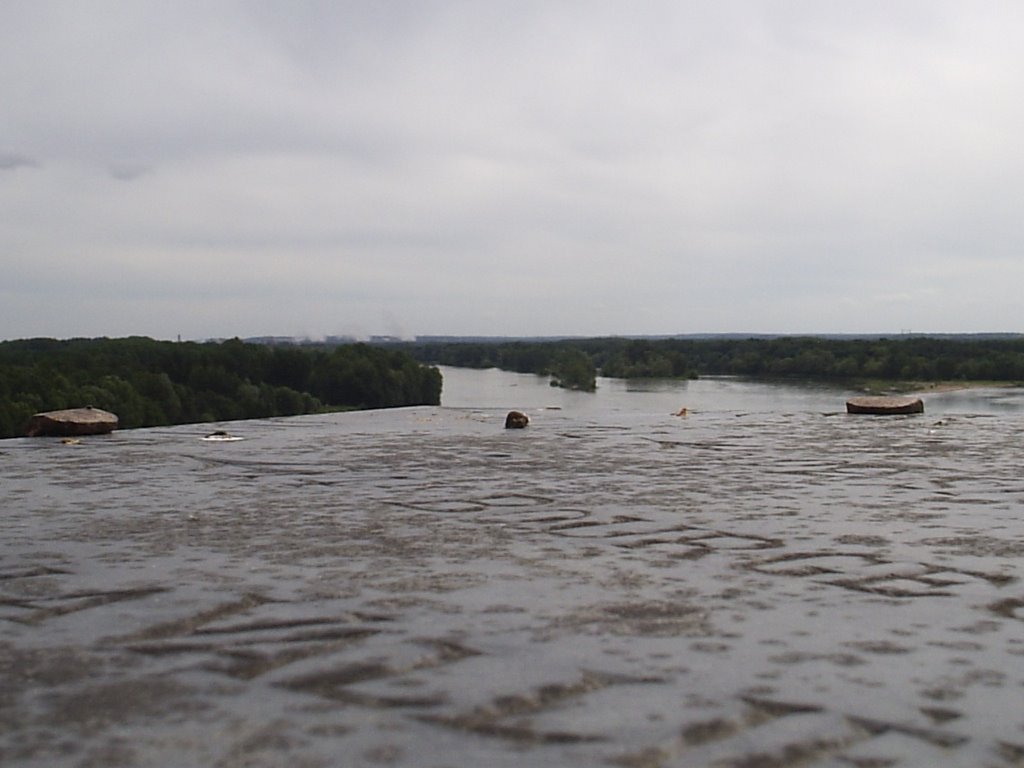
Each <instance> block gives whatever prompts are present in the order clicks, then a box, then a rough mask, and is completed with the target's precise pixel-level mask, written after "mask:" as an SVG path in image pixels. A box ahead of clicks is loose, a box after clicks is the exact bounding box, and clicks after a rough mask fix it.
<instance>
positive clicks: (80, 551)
mask: <svg viewBox="0 0 1024 768" xmlns="http://www.w3.org/2000/svg"><path fill="white" fill-rule="evenodd" d="M528 405H529V404H528ZM510 406H515V407H524V408H525V407H526V406H523V405H522V404H521V403H512V404H510ZM836 410H837V409H836ZM528 412H529V415H530V419H531V424H530V426H529V427H528V428H527V429H525V430H521V431H519V430H513V431H506V430H504V429H503V424H504V416H505V410H499V409H497V408H483V407H469V408H417V409H401V410H394V411H382V412H381V411H378V412H366V413H353V414H338V415H332V416H316V417H301V418H294V419H284V420H276V421H260V422H241V423H235V424H231V425H230V432H231V434H232V435H235V436H238V437H242V438H244V439H243V440H239V441H234V442H204V441H202V440H200V439H199V438H201V437H203V436H204V435H206V434H209V431H210V429H209V427H208V426H207V425H197V426H194V427H176V428H171V429H160V430H138V431H132V432H116V433H114V434H113V435H111V436H108V437H99V438H88V439H85V440H83V441H82V443H81V444H79V445H74V446H70V445H62V444H60V443H59V441H56V440H48V439H37V440H12V441H4V442H3V443H0V462H2V464H0V467H2V469H0V481H2V492H3V498H4V523H5V526H4V528H5V530H4V537H3V539H2V540H0V619H2V621H3V630H4V631H3V635H2V637H0V649H2V653H0V763H3V764H5V765H6V764H11V765H25V766H36V765H38V766H60V765H67V766H78V765H185V764H188V765H221V766H235V765H251V766H264V765H265V766H271V765H285V764H287V765H296V766H335V765H395V766H454V765H459V766H461V765H466V766H469V765H473V766H476V765H488V766H503V765H507V766H513V765H514V766H527V765H528V766H545V765H550V766H570V765H578V766H592V765H612V766H704V765H708V766H711V765H716V766H717V765H723V766H780V765H790V764H803V765H821V766H825V765H829V766H834V765H853V766H868V765H872V766H875V765H878V766H880V765H899V766H905V765H951V764H957V765H996V766H998V765H1017V764H1019V763H1020V761H1021V760H1022V759H1024V709H1022V708H1021V706H1020V704H1021V701H1022V697H1024V687H1022V686H1024V671H1022V670H1024V665H1022V664H1021V657H1022V656H1024V624H1022V622H1024V607H1022V606H1024V584H1022V582H1021V581H1020V565H1021V557H1022V556H1024V520H1022V517H1024V516H1022V515H1021V510H1022V507H1024V478H1022V476H1021V473H1020V469H1019V467H1020V465H1021V458H1022V449H1021V426H1022V418H1021V416H1020V415H1019V414H1018V413H1016V412H1014V413H1010V414H1008V415H1006V416H1001V415H998V414H994V413H985V414H969V413H965V414H946V415H943V416H942V417H941V418H938V417H936V416H934V415H930V414H929V413H926V414H925V415H924V416H911V417H895V418H870V417H868V418H864V417H859V418H858V417H849V416H847V415H845V414H841V413H838V412H823V411H821V410H814V409H811V410H808V411H806V412H798V411H791V412H785V413H781V412H769V411H754V412H749V413H748V412H741V411H730V410H726V409H720V410H715V411H712V410H710V409H709V410H706V411H704V412H701V411H700V409H697V410H696V412H694V413H691V414H690V415H689V416H688V417H687V418H685V419H682V418H676V417H673V416H671V415H669V413H668V411H667V410H666V411H664V412H661V411H659V412H657V413H655V412H651V413H646V414H640V415H636V414H634V415H629V416H626V415H623V414H614V415H612V416H609V417H607V418H602V417H601V415H600V414H599V413H597V412H595V411H593V410H591V411H584V412H581V411H579V410H576V411H574V410H572V409H563V410H549V409H543V408H541V407H531V408H530V409H529V410H528Z"/></svg>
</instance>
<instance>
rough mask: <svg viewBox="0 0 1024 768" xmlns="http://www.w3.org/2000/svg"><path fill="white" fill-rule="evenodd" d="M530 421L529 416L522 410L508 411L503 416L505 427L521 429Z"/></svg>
mask: <svg viewBox="0 0 1024 768" xmlns="http://www.w3.org/2000/svg"><path fill="white" fill-rule="evenodd" d="M529 423H530V417H529V416H527V415H526V414H525V413H523V412H522V411H509V412H508V416H506V417H505V429H523V428H524V427H525V426H526V425H527V424H529Z"/></svg>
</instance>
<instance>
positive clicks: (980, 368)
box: [406, 336, 1024, 389]
mask: <svg viewBox="0 0 1024 768" xmlns="http://www.w3.org/2000/svg"><path fill="white" fill-rule="evenodd" d="M406 348H407V349H409V351H410V352H411V354H412V355H413V356H414V357H416V358H417V359H418V360H421V361H425V362H430V363H435V364H440V365H454V366H462V367H470V368H489V367H495V368H503V369H505V370H511V371H519V372H524V373H527V372H529V373H539V374H549V375H552V376H553V377H554V378H555V379H557V380H560V381H562V383H563V384H565V385H567V386H573V387H576V388H579V389H590V388H593V380H594V376H595V375H596V374H598V373H600V374H601V375H602V376H609V377H615V378H697V377H698V376H710V375H734V376H751V377H759V378H804V379H831V380H847V381H856V380H876V381H877V380H886V381H890V382H900V381H904V382H905V381H917V382H924V381H954V380H974V381H976V380H986V381H1009V382H1024V338H1022V337H1019V336H1013V337H997V338H990V337H982V338H976V337H969V336H967V337H933V336H908V337H898V338H894V339H887V338H871V339H841V338H825V337H816V336H815V337H799V336H780V337H773V338H749V339H737V338H714V337H712V338H699V339H626V338H595V339H571V340H561V341H550V342H532V341H508V342H504V341H502V342H443V343H441V342H439V343H429V344H411V345H407V346H406ZM563 361H568V362H571V366H572V368H571V375H566V374H564V373H563V371H564V370H566V366H565V362H563ZM588 384H589V386H588Z"/></svg>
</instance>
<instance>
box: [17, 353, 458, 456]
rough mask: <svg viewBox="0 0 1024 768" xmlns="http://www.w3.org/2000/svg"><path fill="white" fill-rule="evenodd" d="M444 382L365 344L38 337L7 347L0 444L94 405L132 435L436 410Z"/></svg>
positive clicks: (424, 368)
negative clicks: (256, 421) (47, 416)
mask: <svg viewBox="0 0 1024 768" xmlns="http://www.w3.org/2000/svg"><path fill="white" fill-rule="evenodd" d="M440 400H441V374H440V373H439V372H438V370H437V369H436V368H432V367H427V366H424V365H421V364H420V363H418V362H416V361H415V360H414V359H413V358H412V357H410V356H409V355H408V354H407V353H406V352H404V351H402V350H398V349H383V348H379V347H371V346H368V345H365V344H352V345H344V346H337V347H332V348H329V349H328V348H320V347H313V346H301V347H300V346H295V345H284V346H266V345H260V344H246V343H243V342H241V341H239V340H238V339H233V340H230V341H224V342H219V343H215V342H210V343H194V342H184V343H182V342H169V341H167V342H165V341H155V340H153V339H148V338H141V337H133V338H126V339H72V340H66V341H59V340H55V339H28V340H21V341H8V342H2V343H0V437H14V436H17V435H20V434H22V428H23V427H24V425H25V422H26V421H27V420H28V418H29V417H30V416H31V415H32V414H33V413H37V412H40V411H49V410H58V409H62V408H75V407H81V406H84V405H92V406H94V407H96V408H102V409H104V410H108V411H112V412H114V413H116V414H117V415H118V417H119V418H120V425H121V427H122V428H131V427H144V426H163V425H169V424H187V423H193V422H209V421H229V420H235V419H253V418H265V417H270V416H293V415H297V414H301V413H317V412H321V411H327V410H339V409H344V408H388V407H393V406H401V405H436V404H438V403H440Z"/></svg>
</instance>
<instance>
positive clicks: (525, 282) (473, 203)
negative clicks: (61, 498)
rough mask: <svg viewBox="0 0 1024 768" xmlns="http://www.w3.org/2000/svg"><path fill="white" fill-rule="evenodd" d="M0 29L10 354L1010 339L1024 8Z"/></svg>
mask: <svg viewBox="0 0 1024 768" xmlns="http://www.w3.org/2000/svg"><path fill="white" fill-rule="evenodd" d="M2 17H3V21H2V24H0V337H2V338H23V337H30V336H56V337H70V336H125V335H133V334H141V335H148V336H153V337H156V338H175V337H176V336H178V335H179V334H180V335H181V336H182V337H183V338H191V339H201V338H209V337H227V336H236V335H238V336H243V337H244V336H253V335H264V334H274V335H290V336H310V337H318V336H323V335H330V334H353V335H368V334H396V335H405V336H410V335H415V334H420V335H422V334H480V335H554V334H574V335H603V334H670V333H699V332H748V331H749V332H768V333H776V332H777V333H816V332H822V333H833V332H851V333H852V332H870V333H875V332H880V333H898V332H900V331H902V330H912V331H915V332H947V331H950V332H958V331H959V332H974V331H1024V309H1022V307H1024V301H1022V300H1021V297H1020V294H1021V289H1022V287H1024V258H1022V256H1024V249H1022V246H1024V96H1022V93H1024V46H1022V45H1021V43H1020V41H1021V39H1022V38H1024V3H1020V2H1019V1H1018V0H1006V1H1005V2H1000V1H998V0H977V1H975V2H971V3H966V2H963V1H962V0H919V1H918V0H878V1H875V0H849V1H844V2H839V1H838V0H837V1H836V2H829V1H828V0H762V1H761V2H755V1H754V0H701V1H699V2H698V1H696V0H664V1H662V0H651V1H649V2H645V1H644V0H640V1H639V2H630V3H626V2H602V1H601V0H587V1H582V0H581V1H580V2H573V1H571V0H567V1H566V2H558V1H557V0H541V1H539V2H531V1H530V0H523V1H520V2H506V1H505V0H488V1H487V2H480V1H479V0H468V1H466V2H462V1H460V0H450V1H448V0H442V1H439V2H430V1H429V0H424V1H422V2H419V1H416V2H414V1H412V0H409V2H380V1H379V0H367V1H366V2H344V1H337V2H333V1H332V2H328V1H324V2H303V1H301V0H288V1H287V2H284V1H283V0H274V1H273V2H271V1H269V0H250V1H247V2H241V1H240V2H218V1H217V0H197V1H196V2H189V1H187V0H175V2H173V3H172V2H146V1H145V0H124V2H106V1H104V0H72V1H69V2H49V1H47V0H8V1H7V2H5V3H4V7H3V13H2Z"/></svg>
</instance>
